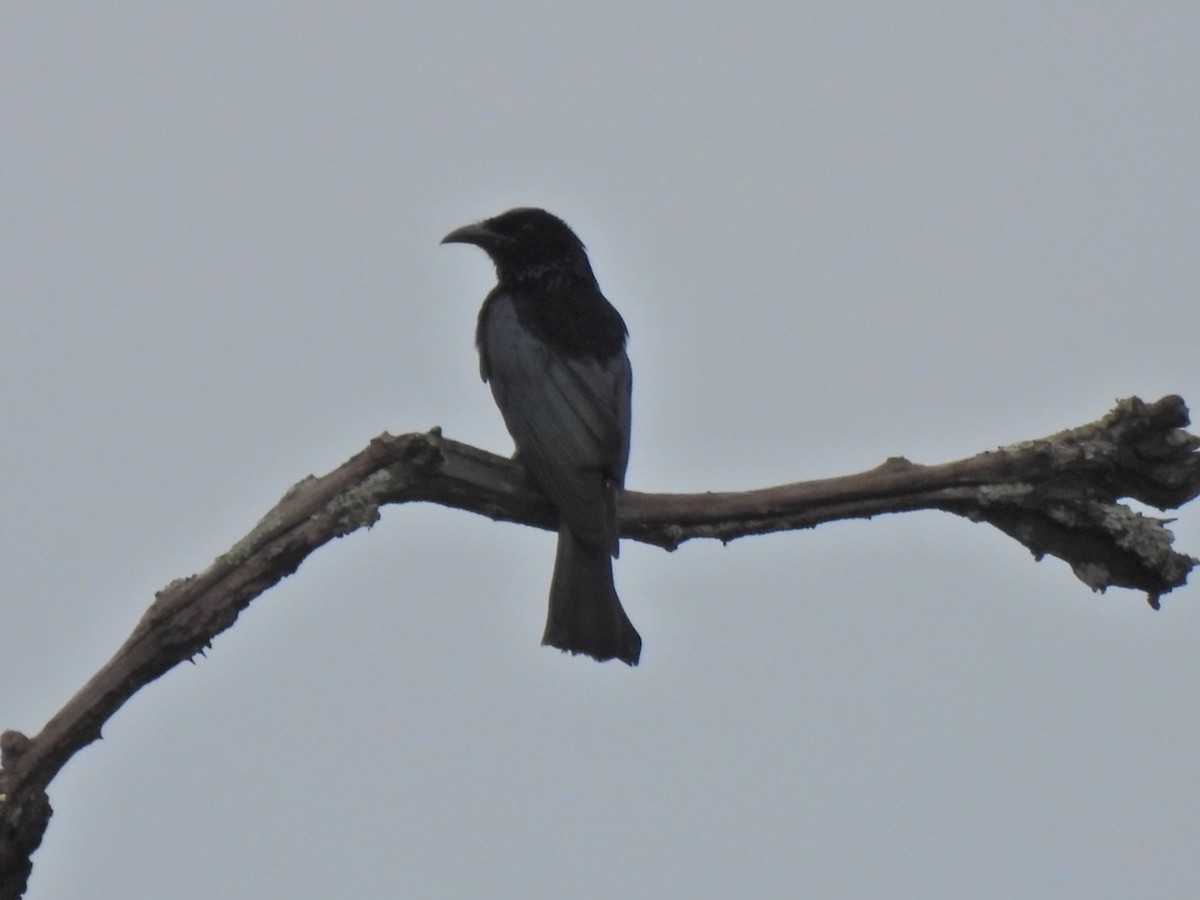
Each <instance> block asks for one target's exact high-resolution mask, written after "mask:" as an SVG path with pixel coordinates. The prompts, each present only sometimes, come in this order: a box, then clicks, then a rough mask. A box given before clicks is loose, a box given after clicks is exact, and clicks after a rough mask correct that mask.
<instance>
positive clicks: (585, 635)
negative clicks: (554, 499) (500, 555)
mask: <svg viewBox="0 0 1200 900" xmlns="http://www.w3.org/2000/svg"><path fill="white" fill-rule="evenodd" d="M542 643H543V644H547V645H549V646H551V647H557V648H558V649H560V650H567V651H570V652H571V653H585V654H587V655H588V656H590V657H592V658H593V659H598V660H600V661H601V662H603V661H604V660H607V659H619V660H621V662H623V663H627V664H628V665H631V666H636V665H637V662H638V657H639V656H640V655H641V653H642V638H641V636H640V635H639V634H638V633H637V630H636V629H635V628H634V627H633V623H632V622H630V621H629V617H628V616H627V615H625V610H624V609H622V608H621V601H620V600H619V599H618V598H617V589H616V587H614V586H613V576H612V558H611V557H610V556H609V554H608V553H607V552H605V551H604V550H601V549H598V548H594V547H591V546H589V545H588V544H585V543H583V542H582V541H580V540H579V539H578V538H576V537H575V535H574V534H572V533H571V530H570V529H569V528H567V527H566V526H565V525H563V526H562V527H561V528H559V531H558V553H557V554H556V555H555V557H554V577H553V578H552V579H551V581H550V613H549V615H548V616H547V618H546V633H545V634H544V635H542Z"/></svg>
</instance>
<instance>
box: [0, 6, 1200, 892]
mask: <svg viewBox="0 0 1200 900" xmlns="http://www.w3.org/2000/svg"><path fill="white" fill-rule="evenodd" d="M183 6H184V5H182V4H176V5H164V4H150V3H122V4H109V5H107V6H104V7H102V6H100V5H94V4H88V5H84V4H40V5H36V6H35V7H28V6H27V7H26V8H22V9H21V10H16V9H15V8H14V9H9V10H8V11H6V13H5V15H4V27H3V31H2V32H0V110H2V113H3V119H4V123H5V124H4V128H3V130H2V132H0V190H2V192H3V208H4V210H5V214H4V215H3V217H0V228H2V229H3V233H2V240H0V285H2V289H3V296H4V298H5V299H4V312H3V317H2V320H0V321H2V323H3V325H2V328H0V349H2V352H0V415H2V416H3V421H4V425H5V428H4V434H5V440H4V441H3V442H0V471H2V472H3V473H4V474H3V480H4V489H3V493H4V498H5V500H4V509H5V512H4V515H3V516H0V529H3V531H2V534H0V563H2V571H3V572H4V575H5V580H6V583H5V603H4V627H3V630H2V631H0V659H3V660H4V664H5V665H4V669H5V674H4V675H3V676H2V680H0V727H15V728H20V729H22V730H25V731H27V732H30V733H32V732H35V731H36V730H38V729H39V728H40V727H41V726H42V724H43V723H44V722H45V720H46V719H47V718H48V717H49V716H50V715H51V714H53V713H54V712H55V711H56V710H57V709H58V708H59V707H60V706H61V705H62V703H63V702H64V701H65V700H66V699H67V698H68V697H69V696H70V695H71V694H73V693H74V692H75V691H76V690H77V689H78V688H79V687H80V686H81V685H82V684H83V682H84V681H85V680H86V679H87V678H88V677H89V676H90V675H91V674H92V673H93V672H94V671H95V670H96V668H98V667H99V666H100V665H101V664H102V663H103V662H104V661H105V660H106V659H107V658H108V657H109V656H110V655H111V654H112V652H113V651H115V649H116V648H117V646H118V645H119V644H120V642H121V641H122V640H123V638H124V637H125V636H126V634H127V633H128V632H129V630H130V629H131V628H132V626H133V625H134V623H135V622H136V621H137V619H138V617H139V616H140V615H141V613H142V611H143V610H144V609H145V607H146V606H148V605H149V603H150V602H151V600H152V598H153V595H154V591H155V590H157V589H159V588H161V587H162V586H163V585H165V584H166V583H167V582H168V581H170V580H171V579H172V578H175V577H178V576H183V575H187V574H190V573H193V572H196V571H199V570H201V569H202V568H204V567H205V566H206V565H207V564H208V563H209V562H210V561H211V560H212V559H213V558H214V557H215V556H216V555H218V554H219V553H221V552H222V551H224V550H225V549H226V548H227V547H228V546H229V545H230V544H231V543H233V542H234V541H235V540H236V539H238V538H239V537H241V536H242V535H243V534H244V533H245V531H246V530H248V528H249V527H250V526H252V525H253V524H254V522H255V521H256V520H257V518H258V517H259V516H260V515H261V514H262V513H263V512H264V511H265V510H266V509H268V508H269V507H270V506H271V504H273V503H274V502H275V501H276V500H277V499H278V498H279V497H280V496H281V495H282V494H283V492H284V490H285V489H286V488H287V487H288V486H289V485H291V484H292V483H293V482H295V481H296V480H298V479H299V478H301V477H302V476H304V475H306V474H308V473H321V472H324V471H327V470H328V469H330V468H332V467H333V466H335V465H337V464H338V463H340V462H341V461H342V460H344V459H345V458H346V457H348V456H349V455H351V454H352V453H354V452H355V451H356V450H358V449H360V448H361V447H362V446H363V445H364V444H365V443H366V441H367V440H368V439H369V438H370V437H372V436H374V435H376V434H378V433H380V432H381V431H384V430H388V431H392V432H397V433H399V432H405V431H414V430H424V429H427V428H429V427H430V426H432V425H434V424H439V425H441V426H442V427H443V428H444V429H445V431H446V433H447V434H448V435H449V436H451V437H454V438H456V439H458V440H463V441H467V442H470V443H474V444H477V445H479V446H482V447H486V448H489V449H493V450H496V451H499V452H508V450H509V449H510V447H511V443H510V441H509V439H508V437H507V435H506V433H505V432H504V430H503V426H502V423H501V421H500V416H499V414H498V413H497V412H496V411H495V409H494V407H493V405H492V401H491V397H490V395H489V392H488V390H487V388H486V387H485V386H484V385H483V384H482V383H480V382H479V379H478V367H477V362H476V358H475V354H474V348H473V346H472V337H473V329H474V324H475V315H476V311H477V309H478V307H479V304H480V302H481V301H482V299H483V296H484V294H485V293H486V291H487V289H488V288H489V287H490V285H491V283H492V272H491V269H490V266H489V265H488V263H487V261H486V259H485V257H484V256H483V254H481V253H478V252H475V251H471V250H469V249H464V248H457V247H454V248H439V247H438V240H439V239H440V237H441V236H442V235H443V234H444V233H446V232H447V231H448V230H450V229H451V228H453V227H456V226H458V225H462V224H465V223H467V222H469V221H472V220H475V219H478V218H482V217H484V216H487V215H491V214H494V213H497V212H500V211H501V210H503V209H505V208H507V207H510V206H515V205H541V206H545V207H547V208H548V209H550V210H552V211H554V212H556V213H558V214H559V215H561V216H562V217H564V218H565V219H566V220H567V221H568V222H569V223H571V224H572V225H573V226H574V227H575V229H576V230H577V231H578V233H579V234H580V235H581V236H582V238H583V239H584V241H585V242H587V244H588V246H589V248H590V251H591V256H592V261H593V265H594V267H595V269H596V272H597V274H598V277H599V278H600V282H601V285H602V286H603V288H604V289H605V292H606V294H607V295H608V297H609V298H610V299H611V300H612V301H613V302H614V303H615V304H616V305H617V307H618V308H619V309H620V310H621V312H622V313H623V315H624V316H625V319H626V321H627V322H628V324H629V328H630V332H631V335H632V338H631V343H630V355H631V357H632V360H633V366H634V373H635V376H634V383H635V391H634V439H633V450H632V459H631V463H630V469H629V485H630V487H632V488H635V489H642V490H655V491H669V490H709V489H714V490H715V489H733V488H744V487H754V486H761V485H766V484H772V483H777V482H783V481H793V480H799V479H804V478H813V477H822V476H828V475H834V474H842V473H847V472H851V471H856V470H859V469H863V468H867V467H870V466H873V465H876V464H877V463H879V462H880V461H882V460H883V458H884V457H886V456H889V455H893V454H904V455H907V456H908V457H909V458H911V459H913V460H915V461H918V462H940V461H945V460H949V459H953V458H957V457H960V456H964V455H967V454H970V453H973V452H976V451H979V450H984V449H987V448H989V447H992V446H995V445H997V444H1001V443H1006V442H1009V441H1014V440H1019V439H1024V438H1032V437H1038V436H1041V435H1043V434H1046V433H1049V432H1052V431H1055V430H1058V429H1060V428H1063V427H1067V426H1072V425H1076V424H1081V423H1083V422H1086V421H1089V420H1091V419H1093V418H1095V417H1097V416H1099V415H1101V414H1103V413H1104V412H1105V411H1106V410H1107V409H1109V408H1110V407H1111V405H1112V404H1113V401H1114V400H1116V399H1117V398H1118V397H1124V396H1128V395H1131V394H1138V395H1140V396H1143V397H1145V398H1147V399H1154V398H1157V397H1159V396H1161V395H1163V394H1166V393H1180V394H1182V395H1184V397H1185V398H1187V399H1188V400H1190V401H1191V402H1192V403H1193V404H1194V405H1197V406H1200V366H1198V365H1197V334H1198V333H1200V303H1198V302H1197V298H1198V296H1200V254H1198V252H1197V247H1198V246H1200V164H1198V163H1197V154H1196V148H1197V146H1200V116H1198V115H1197V110H1200V79H1197V77H1196V47H1197V46H1198V42H1200V10H1198V9H1197V8H1196V7H1195V6H1194V5H1192V4H1168V3H1160V4H1143V5H1140V6H1134V5H1131V4H1117V3H1104V2H1101V3H1093V4H1046V3H1027V2H1014V3H1007V4H996V5H991V6H990V7H988V8H985V7H984V6H983V5H980V4H954V3H946V4H915V5H911V6H908V7H907V8H903V9H902V8H898V7H893V8H891V9H890V10H885V9H883V8H882V5H880V4H852V3H844V2H838V3H806V4H793V5H791V6H788V5H785V4H772V5H770V6H767V5H764V6H762V7H761V8H758V9H757V10H756V9H755V8H754V7H746V6H745V5H740V6H736V7H735V6H734V5H732V4H729V5H720V4H708V5H703V4H695V3H689V4H683V3H663V4H655V5H653V6H652V7H650V8H648V7H647V6H646V5H645V4H632V3H630V4H604V5H597V6H594V7H593V8H582V7H579V6H578V5H575V4H565V3H561V2H559V3H521V2H516V3H509V4H505V5H503V7H500V6H497V5H496V4H482V3H456V4H452V5H448V6H445V8H444V11H443V10H438V11H427V9H423V8H420V7H417V6H416V5H414V4H386V5H385V4H357V5H355V6H353V7H351V8H350V9H346V8H342V9H340V10H339V11H333V9H332V5H330V8H329V9H324V10H322V9H319V8H318V6H319V5H318V4H308V5H297V4H284V3H260V4H252V5H246V4H223V3H222V4H218V3H210V4H203V5H200V4H195V5H192V6H191V8H190V9H188V10H185V9H184V8H183ZM321 6H323V5H321ZM30 9H34V11H30ZM429 9H432V8H431V7H430V8H429ZM1174 529H1175V531H1176V534H1177V536H1178V539H1179V545H1180V546H1181V548H1183V549H1184V550H1188V551H1191V552H1192V553H1193V554H1196V553H1200V515H1198V514H1197V511H1196V509H1185V510H1184V512H1183V514H1182V515H1181V516H1180V519H1179V521H1178V523H1177V524H1176V525H1175V526H1174ZM553 542H554V539H553V537H552V536H551V535H549V534H547V533H543V532H538V531H533V530H530V529H525V528H519V527H515V526H511V525H500V524H495V523H492V522H489V521H486V520H483V519H479V518H475V517H472V516H469V515H466V514H464V513H458V512H453V511H448V510H444V509H440V508H437V507H432V506H429V507H426V506H408V507H403V508H388V509H387V510H385V512H384V515H383V520H382V521H381V522H380V523H379V524H378V525H377V526H376V527H375V528H374V529H373V530H371V531H370V532H367V533H358V534H355V535H353V536H351V537H349V538H348V539H346V540H342V541H338V542H337V543H336V544H335V545H332V546H329V547H326V548H324V549H323V550H321V551H320V552H318V553H317V554H316V555H315V556H314V557H313V558H312V559H311V560H309V561H308V562H307V563H305V565H304V566H303V567H302V568H301V569H300V571H299V573H298V574H297V575H295V576H293V577H292V578H290V579H288V580H287V581H286V582H285V583H284V584H282V585H280V586H279V587H278V588H277V589H275V590H273V591H271V592H269V593H268V594H266V595H265V596H263V597H262V598H260V599H259V600H258V601H257V602H256V603H255V604H254V605H253V606H252V607H251V608H250V610H249V611H248V612H247V613H245V614H244V615H243V616H242V618H241V619H240V620H239V622H238V623H237V625H236V627H235V628H234V629H233V630H232V631H230V632H228V633H226V634H225V635H223V636H222V637H221V638H219V639H218V641H217V643H216V645H215V647H214V648H213V650H212V651H211V652H210V653H209V654H208V656H207V658H203V659H199V660H198V661H197V662H198V664H197V665H195V666H183V667H180V668H179V669H177V670H175V671H173V672H171V673H170V674H169V675H167V676H166V677H164V678H163V679H161V680H160V681H159V682H157V683H155V684H154V685H152V686H151V687H150V688H149V689H147V690H145V691H144V692H142V693H141V694H139V695H138V696H137V697H136V698H135V699H134V700H133V701H132V702H131V703H130V704H129V705H128V706H127V707H126V708H124V709H123V710H121V712H120V713H119V714H118V715H117V716H116V717H115V719H114V720H113V721H112V722H111V723H110V724H109V727H108V728H107V729H106V730H105V738H106V739H105V740H104V741H103V742H101V743H99V744H96V745H93V746H92V747H90V748H88V749H87V750H85V751H84V752H83V753H82V754H81V755H79V756H78V757H76V758H75V760H74V761H73V762H72V763H71V764H70V765H69V766H68V768H67V769H66V770H65V771H64V772H63V773H62V775H61V776H60V777H59V778H58V779H57V780H56V782H55V783H54V784H53V786H52V801H53V803H54V806H55V809H56V814H55V816H54V819H53V821H52V823H51V826H50V829H49V832H48V834H47V839H46V842H45V844H44V845H43V847H42V849H41V850H40V851H39V852H38V854H37V856H36V858H35V863H36V869H35V876H34V880H33V882H32V887H31V892H30V894H29V896H30V897H31V898H32V900H46V898H54V900H75V898H80V900H83V898H97V897H101V898H141V897H147V898H149V897H166V896H169V897H172V898H177V900H189V898H206V900H207V898H212V897H222V898H264V897H268V898H273V897H280V898H283V897H287V898H327V897H331V896H344V897H356V898H376V897H378V898H382V897H395V896H422V897H479V896H513V897H516V896H521V897H560V896H564V895H570V896H576V897H583V898H591V897H602V896H604V897H608V896H618V895H624V896H630V897H667V896H764V897H766V896H783V895H787V894H791V895H801V894H805V895H810V896H841V897H869V896H922V897H961V896H967V895H970V896H975V897H1012V896H1017V895H1021V896H1029V897H1070V896H1076V897H1103V896H1110V897H1125V896H1132V895H1135V894H1136V895H1138V896H1151V897H1184V896H1195V895H1197V894H1198V893H1200V861H1198V859H1197V855H1196V847H1197V845H1198V842H1200V790H1198V785H1197V774H1196V757H1197V750H1198V747H1200V718H1198V716H1197V691H1198V689H1200V657H1198V655H1197V653H1196V649H1195V648H1196V645H1197V638H1198V636H1200V610H1198V609H1197V607H1198V606H1200V603H1198V602H1197V601H1200V593H1198V591H1197V588H1196V587H1194V586H1193V587H1189V588H1185V589H1183V590H1180V591H1177V592H1175V593H1173V594H1171V595H1168V596H1167V597H1165V598H1164V602H1163V610H1162V612H1160V613H1158V614H1155V613H1152V612H1151V611H1150V610H1149V609H1148V608H1147V606H1146V604H1145V602H1144V600H1143V599H1142V598H1141V597H1140V596H1139V595H1137V594H1134V593H1131V592H1126V591H1110V592H1109V593H1108V594H1107V595H1104V596H1100V595H1092V594H1090V593H1089V592H1088V591H1087V589H1086V588H1085V587H1084V586H1083V585H1082V584H1081V583H1079V582H1078V581H1076V580H1075V579H1074V577H1073V576H1072V575H1071V574H1070V571H1069V570H1068V568H1067V566H1066V565H1064V564H1063V563H1061V562H1058V561H1056V560H1046V561H1044V562H1042V563H1040V564H1035V563H1034V562H1033V560H1032V559H1031V558H1030V556H1029V554H1028V553H1027V552H1025V551H1024V550H1023V549H1022V548H1021V547H1019V546H1018V545H1017V544H1015V543H1014V542H1012V541H1010V540H1009V539H1007V538H1005V537H1004V536H1003V535H1001V534H999V533H998V532H994V531H991V530H989V529H988V528H987V527H986V526H976V525H971V524H969V523H967V522H965V521H960V520H956V519H952V518H950V517H949V516H945V515H938V514H933V513H926V514H915V515H905V516H896V517H890V518H884V519H879V520H876V521H872V522H854V523H838V524H834V525H830V526H827V527H823V528H820V529H818V530H816V531H813V532H805V533H794V534H786V535H775V536H770V537H765V538H757V539H749V540H744V541H739V542H736V543H734V544H732V545H730V546H728V547H721V546H720V545H719V544H691V545H687V546H685V547H683V548H682V549H680V550H679V551H678V552H676V553H674V554H667V553H663V552H662V551H659V550H656V549H653V548H648V547H643V546H640V545H635V544H632V543H627V544H626V545H625V547H624V550H623V553H622V555H621V559H620V561H619V563H618V567H617V583H618V587H619V590H620V592H621V596H622V599H623V602H624V605H625V607H626V609H627V610H628V611H629V614H630V616H631V618H632V619H633V621H634V622H635V623H636V624H637V626H638V629H639V630H640V631H641V633H642V636H643V638H644V640H645V650H644V653H643V663H642V665H641V666H640V667H638V668H637V669H636V670H628V669H626V668H625V667H624V666H618V665H616V664H610V665H605V666H601V665H597V664H594V663H592V662H590V661H586V660H583V659H578V658H570V657H567V656H563V655H561V654H558V653H556V652H554V651H552V650H549V649H545V648H541V647H539V645H538V640H539V638H540V635H541V628H542V624H543V617H544V615H545V602H546V588H547V585H548V580H549V573H550V567H551V563H552V560H553Z"/></svg>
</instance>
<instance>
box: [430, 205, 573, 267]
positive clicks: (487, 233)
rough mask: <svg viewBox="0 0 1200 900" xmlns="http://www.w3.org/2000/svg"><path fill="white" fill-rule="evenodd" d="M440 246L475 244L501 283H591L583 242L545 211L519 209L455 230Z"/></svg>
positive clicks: (561, 221) (564, 224)
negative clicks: (571, 279) (562, 280)
mask: <svg viewBox="0 0 1200 900" xmlns="http://www.w3.org/2000/svg"><path fill="white" fill-rule="evenodd" d="M442 243H443V244H474V245H475V246H476V247H480V248H482V249H483V250H484V252H486V253H487V255H488V256H490V257H491V258H492V262H494V263H495V264H496V274H497V276H498V277H499V278H500V280H501V281H502V282H504V281H530V280H536V279H542V278H562V277H569V276H574V277H584V278H589V279H592V278H593V276H592V269H591V266H590V265H589V264H588V259H587V253H586V252H585V250H584V246H583V242H582V241H581V240H579V238H578V237H576V236H575V232H573V231H572V230H571V229H570V228H569V227H568V226H567V223H566V222H564V221H563V220H562V219H560V218H558V217H557V216H554V215H551V214H550V213H548V212H546V211H545V210H544V209H533V208H526V207H521V208H519V209H510V210H509V211H508V212H505V213H501V214H500V215H498V216H493V217H492V218H490V219H484V220H483V221H482V222H478V223H476V224H474V225H464V226H463V227H462V228H456V229H455V230H454V231H452V232H450V233H449V234H448V235H446V236H445V237H444V238H442Z"/></svg>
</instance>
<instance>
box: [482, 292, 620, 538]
mask: <svg viewBox="0 0 1200 900" xmlns="http://www.w3.org/2000/svg"><path fill="white" fill-rule="evenodd" d="M484 341H485V346H484V347H483V348H481V349H484V351H485V353H486V360H487V365H486V375H487V377H488V379H489V382H490V384H491V388H492V393H493V394H494V396H495V398H496V404H497V405H498V406H499V407H500V411H501V413H502V414H503V416H504V421H505V424H506V425H507V426H508V430H509V432H510V433H511V434H512V436H513V441H514V442H515V444H516V446H517V450H518V452H519V453H520V456H521V458H522V460H523V462H524V464H525V466H526V467H527V468H528V470H529V472H530V474H531V475H532V476H533V478H534V480H535V481H536V482H537V484H538V486H539V487H540V488H541V489H542V490H543V491H544V492H545V493H546V495H547V497H548V498H549V499H550V502H551V503H552V504H554V506H555V507H556V508H557V509H558V511H559V513H560V514H561V515H562V516H563V518H564V519H565V520H566V522H567V525H568V526H569V527H570V528H571V530H572V531H573V532H574V533H575V534H576V535H577V536H578V537H579V538H580V539H581V540H583V541H585V542H586V543H589V544H592V545H593V546H608V545H610V544H612V543H613V541H614V539H615V536H616V520H615V505H614V501H613V492H614V488H615V487H617V486H620V484H621V483H622V482H623V480H624V475H625V465H626V462H627V461H628V457H629V402H630V401H629V396H630V386H631V375H630V367H629V360H628V358H627V357H626V356H625V354H624V353H618V354H617V355H615V356H614V357H612V358H611V359H609V360H606V361H604V362H600V361H598V360H596V359H595V358H593V357H586V356H585V357H579V358H564V357H563V356H562V355H560V354H559V353H556V352H555V351H554V350H553V349H551V348H550V347H548V346H547V345H546V344H545V343H543V342H542V341H541V340H539V339H538V338H537V337H535V336H534V335H533V334H531V333H530V332H529V331H528V330H527V329H526V328H525V327H523V326H522V325H521V323H520V322H519V321H518V320H517V317H516V313H515V310H514V309H513V306H512V303H511V301H509V300H508V299H507V298H505V297H496V298H494V301H493V303H492V304H491V308H490V309H489V312H488V319H487V324H486V328H485V335H484Z"/></svg>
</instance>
